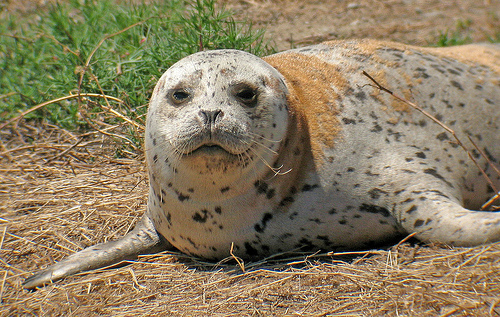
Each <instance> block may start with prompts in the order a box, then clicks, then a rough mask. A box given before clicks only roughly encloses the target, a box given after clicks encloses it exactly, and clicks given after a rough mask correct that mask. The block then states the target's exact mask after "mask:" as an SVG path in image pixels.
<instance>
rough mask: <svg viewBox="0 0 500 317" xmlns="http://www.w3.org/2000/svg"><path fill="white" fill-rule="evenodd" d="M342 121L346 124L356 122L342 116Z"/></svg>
mask: <svg viewBox="0 0 500 317" xmlns="http://www.w3.org/2000/svg"><path fill="white" fill-rule="evenodd" d="M342 122H344V124H356V120H354V119H349V118H342Z"/></svg>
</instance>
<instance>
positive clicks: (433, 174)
mask: <svg viewBox="0 0 500 317" xmlns="http://www.w3.org/2000/svg"><path fill="white" fill-rule="evenodd" d="M424 173H425V174H429V175H432V176H434V177H435V178H437V179H440V180H442V181H443V182H445V183H446V185H448V186H449V187H451V188H455V186H453V184H452V183H450V182H449V181H447V180H446V179H445V178H444V177H443V176H441V174H439V173H438V172H437V171H436V170H435V169H434V168H427V169H425V170H424Z"/></svg>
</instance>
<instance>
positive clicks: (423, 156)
mask: <svg viewBox="0 0 500 317" xmlns="http://www.w3.org/2000/svg"><path fill="white" fill-rule="evenodd" d="M415 156H416V157H418V158H421V159H425V158H427V156H426V155H425V153H424V152H417V153H415Z"/></svg>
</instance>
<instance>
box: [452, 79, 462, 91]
mask: <svg viewBox="0 0 500 317" xmlns="http://www.w3.org/2000/svg"><path fill="white" fill-rule="evenodd" d="M450 83H451V85H452V86H453V87H456V88H458V89H459V90H464V89H463V88H462V85H460V83H458V82H456V81H454V80H451V81H450Z"/></svg>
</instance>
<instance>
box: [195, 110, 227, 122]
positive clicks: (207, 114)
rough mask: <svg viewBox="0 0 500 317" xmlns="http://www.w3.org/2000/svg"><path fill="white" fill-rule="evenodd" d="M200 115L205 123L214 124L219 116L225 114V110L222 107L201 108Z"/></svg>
mask: <svg viewBox="0 0 500 317" xmlns="http://www.w3.org/2000/svg"><path fill="white" fill-rule="evenodd" d="M199 115H200V117H201V118H202V120H203V123H204V124H209V125H212V124H214V123H215V121H216V120H217V119H218V118H219V119H220V118H222V117H223V116H224V112H222V110H220V109H217V110H200V112H199Z"/></svg>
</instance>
